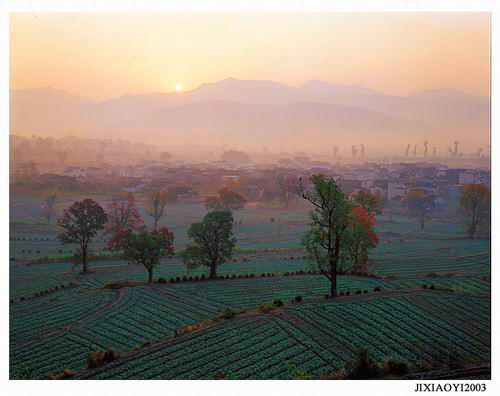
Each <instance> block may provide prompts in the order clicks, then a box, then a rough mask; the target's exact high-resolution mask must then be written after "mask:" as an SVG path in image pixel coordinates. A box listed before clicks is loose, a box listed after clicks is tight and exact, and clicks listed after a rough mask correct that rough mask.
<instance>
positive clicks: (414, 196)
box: [403, 190, 432, 230]
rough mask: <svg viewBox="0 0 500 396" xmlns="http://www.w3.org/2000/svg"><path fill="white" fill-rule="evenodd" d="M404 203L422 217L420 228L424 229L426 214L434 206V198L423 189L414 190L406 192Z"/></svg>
mask: <svg viewBox="0 0 500 396" xmlns="http://www.w3.org/2000/svg"><path fill="white" fill-rule="evenodd" d="M403 203H404V204H405V205H406V206H407V207H408V209H409V210H410V211H411V212H413V213H414V214H415V215H416V216H417V217H418V218H419V219H420V229H421V230H423V229H424V225H425V215H426V214H427V212H428V211H429V210H430V209H431V207H432V198H431V197H430V196H429V195H427V193H426V192H425V191H422V190H412V191H410V192H408V194H406V196H405V197H404V199H403Z"/></svg>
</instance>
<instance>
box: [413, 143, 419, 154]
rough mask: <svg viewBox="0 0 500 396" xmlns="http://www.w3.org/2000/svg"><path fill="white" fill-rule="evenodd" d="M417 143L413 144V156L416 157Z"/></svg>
mask: <svg viewBox="0 0 500 396" xmlns="http://www.w3.org/2000/svg"><path fill="white" fill-rule="evenodd" d="M417 147H418V146H417V145H415V146H413V156H414V157H416V156H417Z"/></svg>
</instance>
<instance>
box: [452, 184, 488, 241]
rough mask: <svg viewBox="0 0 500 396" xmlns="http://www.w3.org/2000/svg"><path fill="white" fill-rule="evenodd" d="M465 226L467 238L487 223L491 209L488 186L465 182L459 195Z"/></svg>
mask: <svg viewBox="0 0 500 396" xmlns="http://www.w3.org/2000/svg"><path fill="white" fill-rule="evenodd" d="M460 208H461V210H462V213H463V216H464V221H465V227H466V231H467V234H468V236H469V238H474V237H475V236H476V235H477V233H478V232H479V231H480V230H481V229H484V228H487V226H488V225H489V217H490V210H491V193H490V190H489V189H488V187H486V186H483V185H482V184H467V185H465V187H464V190H463V192H462V194H461V195H460Z"/></svg>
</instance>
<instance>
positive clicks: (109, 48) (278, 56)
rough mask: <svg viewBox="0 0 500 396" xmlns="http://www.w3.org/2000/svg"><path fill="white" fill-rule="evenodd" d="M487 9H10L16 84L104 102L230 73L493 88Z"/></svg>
mask: <svg viewBox="0 0 500 396" xmlns="http://www.w3.org/2000/svg"><path fill="white" fill-rule="evenodd" d="M489 35H490V17H489V14H487V13H432V14H430V13H406V14H405V13H349V14H346V13H267V14H262V13H260V14H259V13H254V14H252V13H128V14H127V13H73V14H71V13H36V14H33V13H12V14H11V17H10V88H11V89H19V88H39V87H46V86H51V87H53V88H58V89H63V90H65V91H68V92H71V93H73V94H77V95H81V96H87V97H91V98H94V99H98V100H102V99H106V98H111V97H116V96H120V95H123V94H126V93H150V92H171V91H174V90H176V89H177V90H191V89H194V88H196V87H198V86H199V85H201V84H203V83H206V82H213V81H217V80H222V79H225V78H228V77H234V78H241V79H256V80H273V81H277V82H281V83H285V84H288V85H292V86H300V85H302V84H304V83H305V82H306V81H309V80H314V79H321V80H325V81H329V82H332V83H336V84H356V85H361V86H364V87H367V88H371V89H374V90H378V91H381V92H384V93H388V94H393V95H409V94H411V93H413V92H416V91H419V90H424V89H434V88H440V87H449V88H455V89H459V90H463V91H465V92H469V93H472V94H475V95H483V96H489V89H490V75H489V73H490V40H489Z"/></svg>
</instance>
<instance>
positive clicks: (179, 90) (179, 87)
mask: <svg viewBox="0 0 500 396" xmlns="http://www.w3.org/2000/svg"><path fill="white" fill-rule="evenodd" d="M181 91H182V85H181V84H179V83H177V84H175V92H181Z"/></svg>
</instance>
